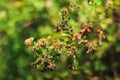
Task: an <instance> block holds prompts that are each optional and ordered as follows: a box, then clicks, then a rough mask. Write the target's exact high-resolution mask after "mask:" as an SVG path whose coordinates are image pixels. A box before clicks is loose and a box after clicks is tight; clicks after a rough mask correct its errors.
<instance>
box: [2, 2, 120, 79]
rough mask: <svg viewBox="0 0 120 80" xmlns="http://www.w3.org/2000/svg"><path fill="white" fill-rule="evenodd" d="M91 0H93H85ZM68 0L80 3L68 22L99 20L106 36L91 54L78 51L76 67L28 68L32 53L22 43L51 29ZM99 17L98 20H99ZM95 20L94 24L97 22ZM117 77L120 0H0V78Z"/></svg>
mask: <svg viewBox="0 0 120 80" xmlns="http://www.w3.org/2000/svg"><path fill="white" fill-rule="evenodd" d="M89 1H90V2H91V3H92V1H93V3H92V4H91V3H88V2H89ZM70 2H73V3H74V2H75V3H78V4H80V6H81V7H80V10H77V11H75V12H76V13H72V15H71V20H70V22H69V23H70V25H71V26H73V27H74V29H75V31H78V29H79V26H80V24H79V22H88V21H90V22H94V21H96V19H97V20H98V21H97V22H99V23H98V24H99V26H101V27H102V28H103V29H104V31H105V33H106V36H107V40H106V41H104V43H103V44H102V46H100V47H99V49H98V50H97V51H96V52H95V53H94V54H90V55H89V54H86V53H85V52H82V53H80V55H79V57H80V58H79V70H77V71H71V70H68V69H65V68H62V70H60V71H53V72H49V71H48V72H44V73H41V72H39V71H38V70H35V69H33V68H31V66H30V62H31V61H32V60H33V53H32V51H30V50H29V49H28V48H26V46H25V45H24V41H25V39H26V38H28V37H31V36H33V37H34V38H35V40H37V39H38V38H40V37H42V36H44V37H47V36H49V35H53V36H56V34H55V33H54V28H55V24H56V23H57V22H59V21H60V19H61V18H60V15H59V12H60V10H61V8H62V7H68V5H69V3H70ZM99 20H100V21H99ZM97 22H95V24H97ZM46 79H50V80H74V79H76V80H120V0H114V1H112V0H1V1H0V80H46Z"/></svg>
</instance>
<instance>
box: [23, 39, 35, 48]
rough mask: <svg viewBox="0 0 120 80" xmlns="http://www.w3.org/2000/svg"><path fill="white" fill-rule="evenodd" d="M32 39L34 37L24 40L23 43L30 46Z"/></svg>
mask: <svg viewBox="0 0 120 80" xmlns="http://www.w3.org/2000/svg"><path fill="white" fill-rule="evenodd" d="M33 41H34V38H33V37H30V38H28V39H26V40H25V45H26V46H31V45H32V42H33Z"/></svg>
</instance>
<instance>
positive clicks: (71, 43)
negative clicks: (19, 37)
mask: <svg viewBox="0 0 120 80" xmlns="http://www.w3.org/2000/svg"><path fill="white" fill-rule="evenodd" d="M61 17H62V20H61V21H60V22H59V23H57V25H56V26H55V32H57V33H60V34H59V36H58V39H57V40H56V39H54V38H53V37H52V36H48V37H47V38H40V39H39V40H38V41H34V38H33V37H31V38H29V39H26V40H25V45H26V46H28V47H30V49H32V51H33V52H34V57H35V61H34V62H32V63H31V65H32V66H33V67H34V68H37V69H39V70H40V71H42V72H43V71H48V70H50V71H53V70H55V69H56V68H57V62H56V60H58V61H60V60H59V59H60V56H61V55H63V54H64V55H66V56H67V57H68V58H69V57H70V58H72V60H73V61H72V63H70V64H69V65H68V67H69V68H70V69H72V70H76V69H77V66H76V62H77V54H79V53H78V52H77V51H78V50H79V48H80V47H78V46H79V45H83V46H85V47H86V48H87V49H88V50H87V51H86V53H92V52H93V51H95V50H96V49H97V47H98V46H99V45H101V43H102V40H103V39H104V38H105V35H104V32H103V30H102V29H100V28H99V29H96V30H94V29H93V25H92V23H89V22H86V23H82V25H81V28H80V30H79V32H78V33H75V32H74V30H73V28H72V27H71V26H70V25H69V24H68V22H69V21H70V11H69V10H68V9H67V8H65V7H64V8H62V10H61ZM91 33H96V34H97V36H98V38H99V40H98V41H94V40H93V41H92V40H89V36H92V35H91Z"/></svg>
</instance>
